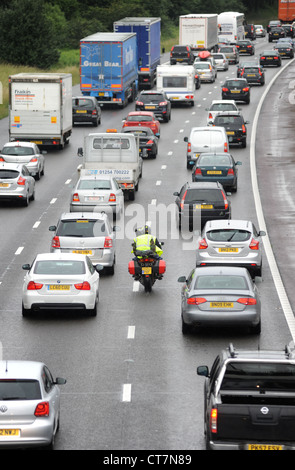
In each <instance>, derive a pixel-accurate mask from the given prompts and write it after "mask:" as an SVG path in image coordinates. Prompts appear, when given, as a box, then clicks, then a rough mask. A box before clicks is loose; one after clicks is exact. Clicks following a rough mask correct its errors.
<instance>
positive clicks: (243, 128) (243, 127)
mask: <svg viewBox="0 0 295 470" xmlns="http://www.w3.org/2000/svg"><path fill="white" fill-rule="evenodd" d="M242 131H243V134H246V126H245V125H244V124H242Z"/></svg>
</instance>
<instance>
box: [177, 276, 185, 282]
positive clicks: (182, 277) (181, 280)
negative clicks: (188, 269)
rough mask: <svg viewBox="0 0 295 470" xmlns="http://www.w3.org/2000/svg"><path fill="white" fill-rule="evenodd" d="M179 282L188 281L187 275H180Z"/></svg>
mask: <svg viewBox="0 0 295 470" xmlns="http://www.w3.org/2000/svg"><path fill="white" fill-rule="evenodd" d="M177 282H186V277H185V276H180V277H179V278H178V279H177Z"/></svg>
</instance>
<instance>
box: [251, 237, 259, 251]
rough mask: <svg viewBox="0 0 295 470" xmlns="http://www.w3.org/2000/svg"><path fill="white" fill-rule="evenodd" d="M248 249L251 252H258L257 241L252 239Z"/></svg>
mask: <svg viewBox="0 0 295 470" xmlns="http://www.w3.org/2000/svg"><path fill="white" fill-rule="evenodd" d="M249 248H250V249H251V250H259V241H258V240H255V239H254V238H252V240H251V243H250V245H249Z"/></svg>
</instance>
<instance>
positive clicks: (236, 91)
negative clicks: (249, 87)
mask: <svg viewBox="0 0 295 470" xmlns="http://www.w3.org/2000/svg"><path fill="white" fill-rule="evenodd" d="M230 92H231V93H240V90H231V91H230Z"/></svg>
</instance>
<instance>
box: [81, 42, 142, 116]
mask: <svg viewBox="0 0 295 470" xmlns="http://www.w3.org/2000/svg"><path fill="white" fill-rule="evenodd" d="M137 68H138V67H137V40H136V33H95V34H92V35H91V36H88V37H86V38H84V39H81V40H80V89H81V93H82V94H83V95H84V96H94V97H95V98H96V99H97V101H98V103H99V104H100V105H103V104H111V105H118V106H119V107H122V108H123V107H125V106H126V105H127V103H128V102H132V101H133V100H134V99H135V98H136V95H137V91H138V70H137Z"/></svg>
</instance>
